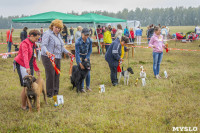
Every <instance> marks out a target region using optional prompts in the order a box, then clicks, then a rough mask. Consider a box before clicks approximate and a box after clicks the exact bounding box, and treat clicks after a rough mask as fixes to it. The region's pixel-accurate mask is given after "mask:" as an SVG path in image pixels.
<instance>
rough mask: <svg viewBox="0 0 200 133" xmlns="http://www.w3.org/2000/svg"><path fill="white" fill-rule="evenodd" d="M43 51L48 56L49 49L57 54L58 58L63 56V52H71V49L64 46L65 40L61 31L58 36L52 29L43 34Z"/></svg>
mask: <svg viewBox="0 0 200 133" xmlns="http://www.w3.org/2000/svg"><path fill="white" fill-rule="evenodd" d="M41 51H42V52H41V54H42V55H44V56H47V55H46V52H47V51H48V52H50V53H52V54H55V58H57V59H61V58H62V53H63V52H64V53H65V54H67V53H69V51H67V50H66V49H65V48H64V42H63V40H62V37H61V35H60V33H59V34H58V36H56V35H55V34H54V32H53V31H52V30H50V29H49V30H47V31H46V32H44V34H43V36H42V44H41Z"/></svg>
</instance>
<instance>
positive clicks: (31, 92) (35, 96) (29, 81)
mask: <svg viewBox="0 0 200 133" xmlns="http://www.w3.org/2000/svg"><path fill="white" fill-rule="evenodd" d="M23 80H24V87H25V94H26V96H27V102H28V107H29V112H31V111H32V106H33V105H35V104H36V102H37V111H38V113H40V95H41V93H43V95H44V101H45V103H46V104H47V101H46V88H45V83H44V80H43V79H42V78H41V77H40V76H38V78H37V79H36V78H35V77H33V76H32V75H27V76H25V77H24V78H23ZM32 100H34V103H33V104H32Z"/></svg>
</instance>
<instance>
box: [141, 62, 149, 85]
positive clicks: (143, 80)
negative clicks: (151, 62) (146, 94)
mask: <svg viewBox="0 0 200 133" xmlns="http://www.w3.org/2000/svg"><path fill="white" fill-rule="evenodd" d="M140 69H141V71H140V78H141V79H142V86H145V85H146V81H145V79H147V75H146V72H145V69H144V68H143V66H141V67H140Z"/></svg>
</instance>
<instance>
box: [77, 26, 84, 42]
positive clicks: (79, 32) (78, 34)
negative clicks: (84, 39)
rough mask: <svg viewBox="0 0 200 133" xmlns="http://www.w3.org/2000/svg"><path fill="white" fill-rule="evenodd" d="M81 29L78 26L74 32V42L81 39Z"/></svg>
mask: <svg viewBox="0 0 200 133" xmlns="http://www.w3.org/2000/svg"><path fill="white" fill-rule="evenodd" d="M82 29H83V28H82V27H81V26H78V27H77V31H76V34H75V42H76V40H77V39H79V38H80V37H81V31H82Z"/></svg>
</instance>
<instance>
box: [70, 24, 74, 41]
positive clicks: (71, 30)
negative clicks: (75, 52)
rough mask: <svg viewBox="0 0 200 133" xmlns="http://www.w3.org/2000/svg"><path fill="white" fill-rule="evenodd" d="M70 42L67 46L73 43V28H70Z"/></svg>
mask: <svg viewBox="0 0 200 133" xmlns="http://www.w3.org/2000/svg"><path fill="white" fill-rule="evenodd" d="M69 31H70V35H71V36H70V41H69V44H72V43H73V40H74V28H73V27H71V28H70V30H69Z"/></svg>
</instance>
